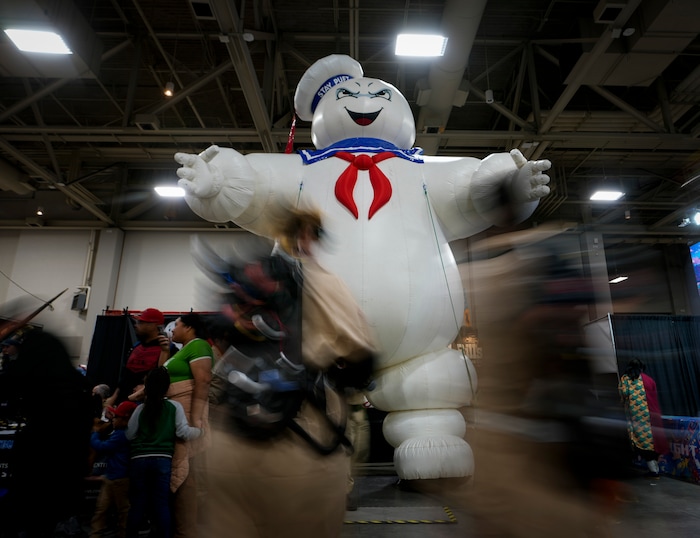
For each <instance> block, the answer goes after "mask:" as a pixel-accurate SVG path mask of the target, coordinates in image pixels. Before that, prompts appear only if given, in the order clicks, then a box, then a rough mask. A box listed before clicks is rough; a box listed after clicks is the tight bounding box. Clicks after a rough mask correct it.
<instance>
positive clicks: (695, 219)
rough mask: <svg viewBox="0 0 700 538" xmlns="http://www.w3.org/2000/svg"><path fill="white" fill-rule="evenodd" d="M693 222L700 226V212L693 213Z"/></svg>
mask: <svg viewBox="0 0 700 538" xmlns="http://www.w3.org/2000/svg"><path fill="white" fill-rule="evenodd" d="M693 222H694V223H695V224H697V225H698V226H700V212H696V213H695V215H693Z"/></svg>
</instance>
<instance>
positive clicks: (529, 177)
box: [426, 149, 552, 240]
mask: <svg viewBox="0 0 700 538" xmlns="http://www.w3.org/2000/svg"><path fill="white" fill-rule="evenodd" d="M426 166H430V165H426ZM434 166H435V169H437V168H439V169H440V171H439V172H438V171H437V170H435V169H433V170H431V173H430V174H428V181H427V184H428V191H429V195H430V197H431V199H432V200H433V203H434V205H435V210H436V213H437V214H438V215H439V216H440V219H441V221H442V223H443V226H444V228H445V232H446V233H447V236H448V240H452V239H457V238H463V237H468V236H470V235H473V234H475V233H478V232H480V231H482V230H485V229H486V228H489V227H490V226H493V225H497V226H505V225H511V224H516V223H519V222H522V221H523V220H525V219H526V218H528V217H529V216H530V215H531V214H532V213H533V211H534V210H535V208H536V207H537V204H538V203H539V200H540V198H542V197H544V196H546V195H547V194H549V187H548V186H547V184H548V183H549V176H548V175H547V174H545V173H544V172H545V171H547V170H549V168H550V167H551V166H552V164H551V163H550V162H549V161H547V160H542V161H528V160H527V159H526V158H525V157H524V156H523V154H522V153H520V151H518V150H517V149H514V150H512V151H511V152H510V153H494V154H491V155H489V156H487V157H486V158H484V159H483V160H481V161H478V160H476V159H470V158H465V159H460V160H458V161H452V162H446V163H436V164H435V165H434ZM431 176H433V177H434V179H432V180H431V179H430V177H431Z"/></svg>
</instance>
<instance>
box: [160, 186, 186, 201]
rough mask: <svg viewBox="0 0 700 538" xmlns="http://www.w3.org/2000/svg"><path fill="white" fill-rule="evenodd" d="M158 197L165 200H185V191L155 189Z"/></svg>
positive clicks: (168, 188)
mask: <svg viewBox="0 0 700 538" xmlns="http://www.w3.org/2000/svg"><path fill="white" fill-rule="evenodd" d="M155 191H156V193H158V196H162V197H164V198H184V197H185V190H184V189H182V188H180V187H155Z"/></svg>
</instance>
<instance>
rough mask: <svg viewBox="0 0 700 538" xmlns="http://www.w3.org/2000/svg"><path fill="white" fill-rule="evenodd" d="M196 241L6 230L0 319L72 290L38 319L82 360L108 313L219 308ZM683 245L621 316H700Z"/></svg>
mask: <svg viewBox="0 0 700 538" xmlns="http://www.w3.org/2000/svg"><path fill="white" fill-rule="evenodd" d="M196 235H197V236H199V237H200V238H203V239H204V240H205V241H207V242H208V243H209V244H210V245H212V247H214V249H215V250H217V251H219V252H222V253H225V252H226V251H227V250H229V249H231V248H234V247H235V246H238V247H242V246H245V245H246V244H249V243H250V242H251V241H255V238H254V237H253V236H251V235H250V234H248V233H247V232H232V231H212V232H199V233H198V234H196ZM194 236H195V234H193V233H190V232H183V231H177V232H169V231H152V232H151V231H128V232H123V231H120V230H117V229H107V230H99V231H97V230H96V231H91V230H70V231H67V230H35V229H28V230H0V271H1V274H0V305H2V311H0V314H1V315H4V316H7V315H8V314H11V313H12V311H13V309H14V310H15V311H17V312H26V311H31V310H34V309H36V308H38V307H39V306H41V305H42V304H43V302H44V301H46V300H48V299H49V298H51V297H53V296H54V295H56V294H57V293H59V292H60V291H62V290H63V289H66V288H68V291H66V293H64V294H63V295H62V296H61V297H60V298H58V299H57V300H56V301H55V302H54V303H53V309H48V308H47V309H45V310H44V311H42V312H41V313H40V314H39V315H38V316H37V317H36V319H35V320H34V321H35V322H36V323H38V324H40V325H42V326H43V327H44V328H45V329H46V330H50V331H52V332H54V333H55V334H57V335H59V336H61V337H62V338H63V339H64V341H65V342H66V344H67V345H68V347H69V351H70V353H71V355H72V356H73V357H74V359H76V360H80V361H84V360H85V359H86V357H87V356H88V353H89V348H90V342H91V339H92V332H93V328H94V324H95V318H96V316H98V315H100V314H102V313H103V312H104V310H105V309H112V310H122V309H125V308H128V309H129V310H141V309H144V308H147V307H157V308H159V309H161V310H163V311H173V312H187V311H190V310H210V309H211V306H212V305H211V303H210V302H208V301H207V294H206V293H205V290H206V289H207V287H208V286H207V284H208V281H207V280H206V279H205V278H204V277H203V276H202V275H201V273H200V271H199V269H198V268H197V267H196V265H195V264H194V262H193V260H192V257H191V254H190V242H191V240H192V238H193V237H194ZM664 247H665V248H664ZM681 247H682V246H679V245H666V246H664V245H659V246H658V248H656V250H655V251H654V252H652V254H650V255H649V257H648V258H645V262H644V263H643V264H642V265H641V269H640V270H643V273H644V282H646V283H647V284H645V285H644V286H643V287H640V286H639V285H637V284H635V283H634V280H633V279H632V278H630V281H631V282H630V283H629V284H628V285H627V287H626V288H615V289H612V299H613V310H614V312H615V313H623V312H624V313H630V312H638V313H642V312H655V313H668V314H679V315H700V304H699V303H700V298H698V294H697V289H696V287H695V284H694V281H692V282H691V276H692V268H691V267H690V260H689V256H687V254H686V251H687V249H685V248H681ZM650 283H653V285H651V284H650ZM83 285H89V286H90V296H89V300H88V305H87V309H86V310H85V311H76V310H71V304H72V299H73V295H74V293H75V292H76V291H77V290H78V287H79V286H83ZM617 290H625V291H624V293H623V292H622V291H617Z"/></svg>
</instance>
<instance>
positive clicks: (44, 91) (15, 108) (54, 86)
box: [0, 40, 131, 123]
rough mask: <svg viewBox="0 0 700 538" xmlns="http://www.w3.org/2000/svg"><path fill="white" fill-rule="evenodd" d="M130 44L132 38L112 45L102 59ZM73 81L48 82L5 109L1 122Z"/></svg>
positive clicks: (0, 117) (61, 79)
mask: <svg viewBox="0 0 700 538" xmlns="http://www.w3.org/2000/svg"><path fill="white" fill-rule="evenodd" d="M128 45H131V41H130V40H127V41H122V42H121V43H120V44H119V45H117V46H115V47H112V48H111V49H109V50H108V51H107V52H105V53H104V54H103V55H102V56H101V57H100V61H101V62H104V61H105V60H108V59H110V58H111V57H112V56H114V55H115V54H117V53H119V52H121V51H122V50H123V49H125V48H126V47H127V46H128ZM89 72H90V70H89V69H86V70H85V71H84V72H83V73H82V74H87V73H89ZM72 82H75V78H60V79H58V80H55V81H53V82H51V83H50V84H47V85H46V86H44V87H43V88H41V89H39V90H37V91H36V92H34V93H33V94H32V95H30V96H29V97H25V98H24V99H22V100H21V101H18V102H17V103H15V104H14V105H12V106H10V107H8V108H6V109H5V110H3V111H2V113H0V123H1V122H3V121H5V120H6V119H8V118H11V117H12V116H14V115H15V114H17V113H18V112H21V111H22V110H24V109H25V108H27V107H28V106H29V105H31V104H32V103H34V102H36V101H38V100H39V99H41V98H43V97H46V96H47V95H50V94H52V93H53V92H55V91H56V90H58V89H60V88H62V87H63V86H65V85H66V84H70V83H72Z"/></svg>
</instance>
